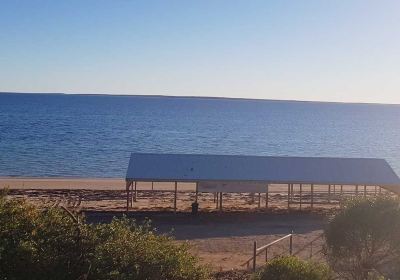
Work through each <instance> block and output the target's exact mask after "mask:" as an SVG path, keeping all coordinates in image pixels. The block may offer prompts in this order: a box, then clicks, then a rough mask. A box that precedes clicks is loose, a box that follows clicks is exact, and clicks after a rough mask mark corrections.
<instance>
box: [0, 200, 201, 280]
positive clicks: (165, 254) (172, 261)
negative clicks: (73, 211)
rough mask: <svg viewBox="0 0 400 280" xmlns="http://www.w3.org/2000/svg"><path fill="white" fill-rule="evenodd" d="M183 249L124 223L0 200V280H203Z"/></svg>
mask: <svg viewBox="0 0 400 280" xmlns="http://www.w3.org/2000/svg"><path fill="white" fill-rule="evenodd" d="M206 278H207V273H206V270H205V269H204V268H203V267H201V266H200V265H198V264H197V259H196V258H195V257H193V256H192V255H190V254H189V250H188V247H187V246H186V245H177V244H175V243H174V242H173V240H172V239H171V238H169V237H165V236H159V235H156V234H155V233H153V232H152V231H151V229H150V227H149V226H148V225H142V226H138V225H136V224H135V223H134V222H133V221H132V220H128V219H126V218H123V219H115V220H113V221H112V222H111V223H110V224H100V225H87V224H85V223H81V222H79V221H77V220H76V218H75V217H74V216H73V215H70V214H69V213H68V212H66V211H65V210H62V209H59V208H54V209H48V210H41V209H39V208H37V207H35V206H33V205H31V204H29V203H27V202H24V201H17V200H7V199H6V198H5V196H4V195H3V196H0V279H1V280H5V279H7V280H25V279H33V280H35V279H38V280H39V279H41V280H45V279H65V280H69V279H74V280H77V279H118V280H125V279H139V280H140V279H147V280H152V279H177V280H185V279H198V280H201V279H206Z"/></svg>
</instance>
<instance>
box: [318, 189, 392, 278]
mask: <svg viewBox="0 0 400 280" xmlns="http://www.w3.org/2000/svg"><path fill="white" fill-rule="evenodd" d="M325 236H326V254H327V257H328V261H329V263H330V265H331V267H332V268H333V269H334V270H335V271H336V272H337V273H338V274H339V275H340V276H341V279H355V280H364V279H376V278H377V275H383V276H384V277H387V278H392V279H398V275H400V204H399V201H398V200H397V199H393V198H390V197H384V196H382V197H378V198H376V199H366V200H358V199H357V200H353V201H350V202H349V203H348V205H347V206H346V208H345V209H344V210H343V211H342V212H340V213H338V214H337V215H336V216H335V217H334V218H333V219H332V221H331V222H330V223H329V225H328V227H327V229H326V230H325Z"/></svg>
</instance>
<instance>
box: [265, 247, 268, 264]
mask: <svg viewBox="0 0 400 280" xmlns="http://www.w3.org/2000/svg"><path fill="white" fill-rule="evenodd" d="M267 262H268V247H267V248H265V263H267Z"/></svg>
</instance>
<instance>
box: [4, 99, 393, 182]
mask: <svg viewBox="0 0 400 280" xmlns="http://www.w3.org/2000/svg"><path fill="white" fill-rule="evenodd" d="M399 120H400V106H399V105H372V104H337V103H311V102H288V101H255V100H232V99H203V98H201V99H196V98H167V97H135V96H84V95H39V94H0V176H83V177H123V176H124V175H125V171H126V167H127V163H128V159H129V155H130V152H162V153H212V154H248V155H291V156H343V157H379V158H385V159H387V160H388V161H389V162H390V163H391V165H392V166H393V167H394V169H395V170H396V171H397V173H398V174H400V128H399Z"/></svg>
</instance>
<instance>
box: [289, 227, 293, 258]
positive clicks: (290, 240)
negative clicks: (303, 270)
mask: <svg viewBox="0 0 400 280" xmlns="http://www.w3.org/2000/svg"><path fill="white" fill-rule="evenodd" d="M289 254H290V255H292V254H293V230H292V232H291V234H290V237H289Z"/></svg>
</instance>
